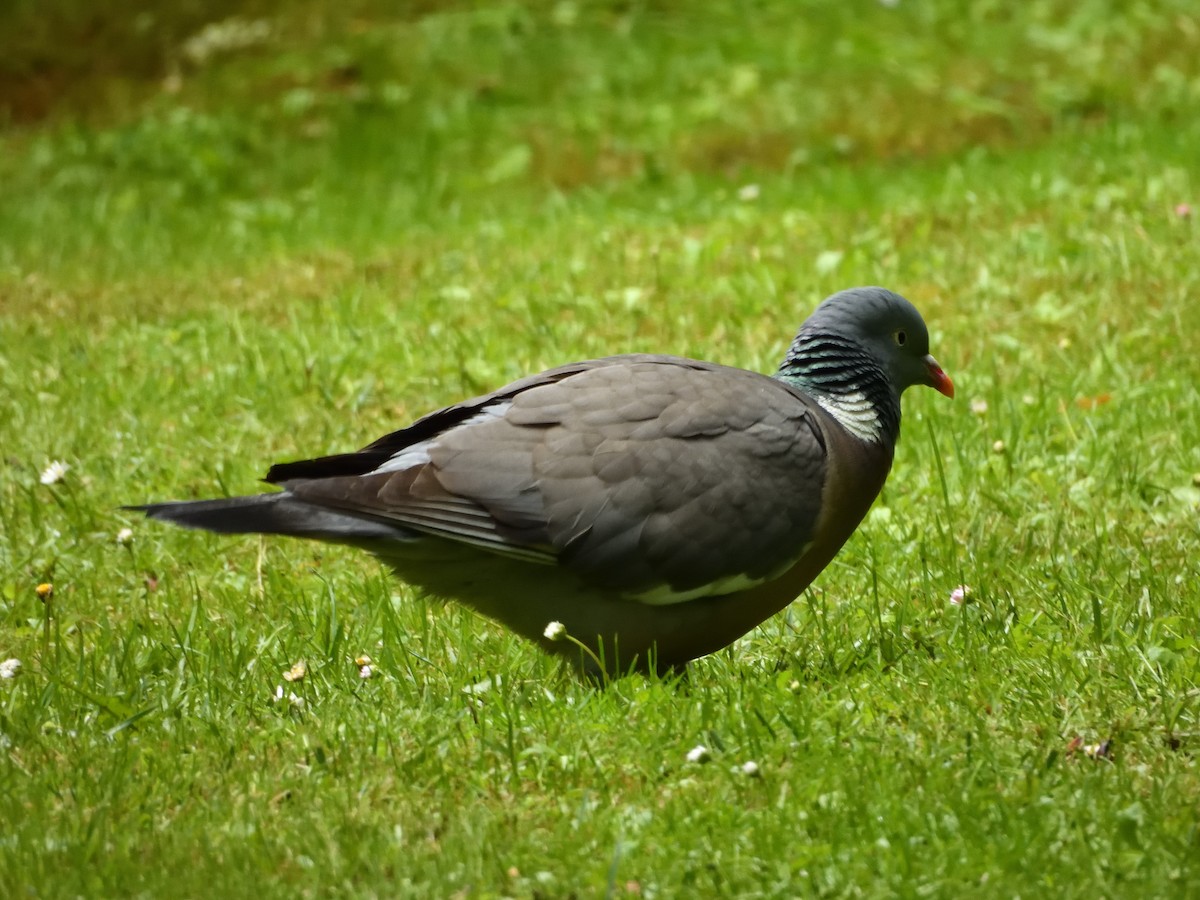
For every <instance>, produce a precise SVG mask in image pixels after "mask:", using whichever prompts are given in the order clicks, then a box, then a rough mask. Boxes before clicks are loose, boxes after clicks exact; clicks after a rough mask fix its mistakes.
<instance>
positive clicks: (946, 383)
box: [925, 356, 954, 400]
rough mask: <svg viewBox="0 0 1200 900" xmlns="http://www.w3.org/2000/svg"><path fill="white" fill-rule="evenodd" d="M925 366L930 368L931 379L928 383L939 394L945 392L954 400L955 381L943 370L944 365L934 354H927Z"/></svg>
mask: <svg viewBox="0 0 1200 900" xmlns="http://www.w3.org/2000/svg"><path fill="white" fill-rule="evenodd" d="M925 367H926V368H927V369H929V381H928V382H927V384H928V385H929V386H930V387H931V388H933V389H934V390H935V391H937V392H938V393H939V394H945V395H946V396H947V397H949V398H950V399H951V400H953V399H954V382H953V381H951V380H950V376H949V375H947V374H946V373H945V372H943V371H942V367H941V366H939V365H938V361H937V360H936V359H934V358H933V357H932V356H926V357H925Z"/></svg>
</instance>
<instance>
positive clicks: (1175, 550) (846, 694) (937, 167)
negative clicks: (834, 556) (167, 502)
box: [0, 0, 1200, 897]
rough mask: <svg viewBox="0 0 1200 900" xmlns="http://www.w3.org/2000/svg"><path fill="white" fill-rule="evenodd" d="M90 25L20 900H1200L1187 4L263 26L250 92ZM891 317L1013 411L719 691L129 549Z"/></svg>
mask: <svg viewBox="0 0 1200 900" xmlns="http://www.w3.org/2000/svg"><path fill="white" fill-rule="evenodd" d="M73 4H74V0H57V2H56V3H53V4H49V9H48V11H47V9H42V10H39V11H37V12H34V11H33V8H32V5H30V4H14V5H13V6H12V7H11V8H9V9H8V11H7V12H5V13H0V16H9V17H10V18H9V19H8V22H7V24H9V25H13V23H16V24H15V26H14V27H12V28H8V29H6V28H4V27H3V25H4V24H5V23H3V22H0V33H6V34H9V35H13V34H18V35H21V38H20V40H19V41H18V40H16V39H12V38H10V40H12V41H13V44H12V48H11V52H8V53H0V59H3V60H5V62H4V64H3V65H4V66H6V68H5V69H4V71H3V72H2V73H0V76H2V77H0V103H7V105H6V106H4V108H5V109H7V110H8V113H7V115H8V121H9V123H10V124H9V127H8V129H7V130H6V131H5V132H4V133H3V134H2V135H0V145H2V152H0V179H2V180H3V183H4V184H5V190H4V191H3V192H2V193H0V396H3V397H4V398H5V404H4V415H3V416H0V447H3V454H2V457H0V659H4V658H10V657H12V658H18V659H20V660H21V662H22V664H23V668H22V672H21V674H20V675H19V676H18V677H16V678H14V679H9V680H3V681H0V773H2V774H0V820H2V821H3V822H4V827H3V828H2V829H0V885H2V886H4V887H5V891H4V893H5V894H6V895H8V896H22V895H31V896H46V897H53V896H77V895H87V896H92V895H130V896H201V895H217V894H226V895H230V896H247V895H250V894H256V895H263V894H266V895H283V894H288V895H294V894H297V893H299V894H303V895H321V896H327V895H348V896H375V895H383V896H396V895H400V896H410V895H411V896H437V897H442V896H449V895H459V896H541V897H558V896H570V895H575V896H581V897H584V896H601V895H606V896H625V895H633V894H639V893H640V894H641V895H644V896H648V897H650V896H658V897H671V896H684V895H689V894H691V895H701V896H704V895H713V896H797V895H799V896H807V895H815V896H855V895H860V896H892V895H901V896H912V895H920V896H935V897H937V896H947V897H957V896H962V895H964V894H966V895H972V896H997V897H1001V896H1002V897H1010V896H1015V895H1022V896H1089V897H1091V896H1096V895H1100V896H1180V897H1183V896H1189V895H1194V894H1195V893H1196V891H1197V890H1200V864H1198V863H1197V862H1196V860H1200V830H1198V826H1197V810H1198V809H1200V777H1198V776H1197V772H1196V764H1195V756H1196V753H1197V749H1198V748H1200V724H1198V722H1197V717H1198V715H1200V688H1198V687H1197V684H1198V677H1197V676H1198V669H1200V653H1198V652H1197V644H1196V621H1197V614H1198V610H1200V598H1198V594H1197V583H1198V575H1200V571H1198V569H1200V566H1198V564H1197V562H1196V560H1197V559H1198V558H1200V487H1198V486H1197V477H1198V474H1200V449H1198V448H1200V402H1198V400H1200V396H1198V393H1200V392H1198V389H1197V385H1198V384H1200V362H1198V360H1200V311H1198V309H1197V306H1196V304H1195V303H1194V297H1193V295H1194V294H1195V291H1196V274H1195V273H1196V272H1197V271H1200V244H1198V242H1197V230H1196V229H1197V227H1198V226H1197V220H1196V218H1195V217H1191V216H1188V215H1186V214H1185V213H1186V210H1183V209H1178V207H1179V206H1180V204H1191V205H1192V206H1194V207H1198V208H1200V184H1198V183H1197V179H1196V174H1195V162H1194V160H1195V149H1194V148H1195V147H1196V146H1197V145H1198V143H1200V126H1198V125H1197V124H1196V123H1197V122H1198V121H1200V118H1197V116H1196V115H1195V112H1196V109H1197V107H1198V105H1200V89H1198V88H1197V85H1200V69H1198V68H1197V64H1196V60H1197V59H1198V58H1200V56H1198V55H1197V52H1196V51H1197V49H1200V47H1198V45H1200V20H1197V19H1196V17H1195V13H1194V11H1191V10H1190V8H1189V6H1188V5H1187V4H1184V3H1177V4H1171V3H1158V4H1149V3H1147V4H1111V3H1100V2H1092V3H1076V4H1066V3H1059V2H1049V0H1044V2H1034V3H1030V4H1025V5H1023V6H1022V7H1021V9H1020V10H1019V11H1008V10H1007V7H1000V6H996V5H994V4H990V3H985V2H975V3H972V4H969V5H963V4H951V3H940V2H931V3H922V4H915V3H914V4H908V3H901V4H899V5H898V6H897V7H895V8H888V7H885V6H883V5H873V4H872V5H870V6H869V7H867V6H863V7H862V8H859V7H854V9H853V10H851V7H849V6H847V7H846V9H845V11H841V8H840V7H835V6H827V5H824V4H816V3H811V4H803V5H797V4H786V3H767V2H763V3H758V4H754V5H753V6H752V7H749V6H745V7H738V9H744V10H745V11H744V12H734V11H729V10H724V8H722V9H717V8H715V6H714V8H713V9H711V10H706V15H704V16H699V17H698V16H696V15H695V10H694V9H690V8H688V7H685V6H684V5H681V4H671V3H654V4H608V5H605V4H596V5H591V4H571V3H562V4H532V5H529V6H528V7H521V6H517V5H502V4H466V3H462V4H449V3H447V4H411V5H408V6H406V7H403V8H402V10H401V11H400V12H391V11H389V10H388V9H387V8H385V5H384V4H377V3H372V2H367V0H359V2H356V3H353V4H349V5H343V6H342V7H339V10H340V11H338V10H335V9H334V8H333V7H332V6H330V7H329V8H327V7H326V6H325V4H323V3H318V2H309V3H304V4H294V5H286V6H284V5H281V6H279V7H274V6H272V5H271V4H268V3H265V2H264V3H260V4H257V5H254V6H250V7H247V8H246V9H247V10H248V12H245V13H244V14H243V18H242V19H241V20H240V21H242V22H243V31H242V32H237V29H234V32H233V33H245V34H249V35H250V36H251V37H252V38H253V36H254V35H255V34H261V32H256V31H255V30H254V28H249V30H248V31H246V28H247V27H248V26H245V24H244V23H246V22H252V21H254V20H256V19H260V18H261V19H263V20H265V21H267V22H269V23H270V26H269V30H268V32H267V36H266V37H261V36H260V37H258V38H253V40H250V42H249V43H245V44H243V45H242V46H236V44H237V41H236V40H234V41H233V44H234V45H228V44H227V45H225V46H224V49H221V47H220V46H218V47H217V49H214V50H211V52H210V55H208V56H203V57H202V58H201V57H196V56H194V55H193V56H188V55H187V54H186V53H184V52H183V51H182V50H181V49H180V48H181V47H182V46H183V45H184V43H185V41H186V40H187V37H188V36H189V35H195V34H196V33H197V32H198V31H199V29H200V28H202V27H203V24H204V23H205V22H208V21H212V20H215V19H219V18H221V17H222V16H224V15H226V14H227V12H228V10H227V8H226V6H223V5H219V4H218V5H213V6H211V7H197V8H203V9H208V10H209V15H208V16H201V15H199V14H198V13H197V12H196V11H195V9H193V10H192V11H190V12H187V13H186V14H184V13H180V14H179V18H178V19H173V18H171V17H170V16H169V15H168V14H166V13H158V14H157V15H159V16H160V17H165V18H163V20H162V21H158V22H157V23H156V27H155V28H147V27H144V23H143V26H137V25H136V22H135V21H134V19H132V18H128V17H123V16H122V15H121V13H122V11H123V7H122V6H121V5H120V4H116V3H114V4H111V5H109V6H103V5H100V6H96V7H94V9H95V10H96V12H95V16H96V17H97V18H96V19H95V22H94V23H93V24H94V30H93V31H92V32H90V33H92V34H97V35H103V36H104V39H103V40H102V41H101V40H98V41H97V44H96V52H95V54H94V58H90V57H89V58H80V57H78V56H73V55H71V54H70V52H69V51H67V50H64V49H61V48H62V47H69V46H73V45H72V44H71V43H70V42H69V41H64V40H56V38H62V37H63V36H64V35H74V34H77V33H78V32H76V31H72V30H71V29H78V28H81V27H82V26H81V25H80V24H79V23H80V22H81V21H83V19H81V17H80V9H81V8H82V7H80V6H77V5H73ZM89 8H91V7H89ZM733 9H734V7H732V6H731V7H730V10H733ZM22 17H24V18H22ZM189 17H193V18H189ZM30 23H38V24H37V27H33V25H31V24H30ZM16 26H20V27H16ZM139 28H140V30H139ZM162 35H168V36H169V37H170V39H169V40H164V39H163V38H162ZM219 43H220V42H219V41H217V44H219ZM38 79H41V80H40V81H39V80H38ZM13 85H21V86H22V90H19V91H18V90H17V89H16V88H14V87H13ZM29 85H38V86H39V87H38V91H40V92H41V93H37V92H33V93H31V91H32V90H33V89H32V87H29ZM6 91H7V92H6ZM35 94H36V96H38V97H43V101H42V102H39V103H34V102H33V101H31V100H30V99H29V98H30V97H31V96H34V95H35ZM750 185H753V186H754V189H752V190H747V186H750ZM864 283H882V284H886V285H888V286H890V287H893V288H895V289H897V290H900V291H901V292H902V293H904V294H905V295H906V296H908V297H909V298H910V299H912V300H914V302H916V303H917V305H918V306H919V307H920V308H921V309H922V311H923V312H924V314H925V316H926V319H927V320H928V321H929V322H930V325H931V328H932V330H933V335H934V353H935V354H936V355H937V356H938V358H939V360H940V361H941V362H942V363H943V364H944V365H945V366H946V367H947V369H948V371H949V372H950V373H951V375H952V376H953V377H954V379H955V382H956V384H957V386H958V388H959V391H960V394H959V396H960V400H959V401H957V402H955V403H947V402H945V400H944V398H941V397H938V396H937V395H935V394H933V393H932V392H913V395H912V396H908V397H906V399H905V411H906V415H905V423H904V434H903V438H902V441H901V445H900V447H899V449H898V453H897V460H896V466H895V470H894V472H893V477H892V479H891V481H890V482H889V484H888V486H887V488H886V489H885V492H884V496H883V497H882V498H881V500H880V502H879V504H878V505H877V508H876V509H875V511H874V512H873V513H872V515H871V516H870V518H869V519H868V521H867V522H866V523H865V524H864V526H863V528H861V529H860V531H859V533H858V534H857V535H856V536H855V538H854V539H853V540H852V541H851V542H850V543H849V544H848V545H847V547H846V548H845V550H844V551H843V552H842V554H841V555H840V556H839V558H838V560H837V561H835V563H834V564H833V565H832V566H831V567H830V568H829V569H828V570H827V571H826V573H825V574H824V575H823V576H822V578H821V579H820V580H819V581H818V583H817V585H816V586H815V587H814V588H813V589H812V590H810V591H809V592H808V593H807V594H806V595H805V596H804V597H802V598H800V599H799V600H798V601H797V602H796V603H795V604H793V605H792V607H791V608H790V609H789V610H788V611H787V613H786V614H783V615H781V616H778V617H776V618H775V619H773V620H772V621H770V622H768V623H767V624H766V625H765V626H764V627H762V628H760V629H758V630H757V631H756V632H754V633H752V634H751V635H749V636H748V637H747V638H745V639H744V640H742V641H740V642H739V643H738V644H737V645H736V646H735V647H734V648H732V649H731V650H729V651H725V652H722V653H719V654H716V655H714V656H713V657H710V658H708V659H706V660H703V661H701V662H700V663H698V664H697V665H695V666H694V667H693V670H692V672H691V677H690V680H689V682H688V683H687V684H684V685H676V684H671V683H663V682H660V681H657V680H653V679H645V678H640V677H637V678H629V679H625V680H623V681H621V682H618V683H617V684H615V685H613V686H611V687H610V688H608V689H606V690H600V691H598V690H594V689H592V688H589V687H587V686H586V685H583V684H579V683H577V682H575V681H573V680H571V679H570V678H569V677H566V676H565V675H564V674H563V673H562V672H560V671H559V669H558V668H557V666H556V665H555V664H554V663H552V662H551V661H549V660H547V659H545V658H544V657H542V656H541V655H539V653H538V652H536V651H535V650H533V649H532V648H530V647H527V646H525V645H524V644H522V643H520V642H518V641H517V640H516V639H514V638H512V637H511V636H509V635H507V634H505V633H503V632H501V631H499V630H498V629H496V628H493V627H492V626H490V625H488V624H487V623H485V622H482V621H480V620H479V619H477V618H474V617H472V616H471V615H469V614H468V613H465V612H463V611H460V610H458V609H455V608H437V607H433V606H430V605H428V604H426V603H425V602H423V601H422V600H421V599H420V598H418V597H416V596H414V595H413V592H412V591H410V590H409V589H408V588H407V587H405V586H404V585H402V584H398V583H396V582H394V581H391V580H388V579H387V578H385V577H384V575H383V573H382V572H381V571H380V569H379V567H378V566H377V565H375V564H373V563H372V562H371V561H370V560H369V559H366V558H364V557H363V556H361V555H356V554H354V553H351V552H349V551H344V550H341V549H337V548H327V547H320V546H313V545H308V544H303V543H299V542H294V543H290V542H285V541H266V540H264V541H256V540H253V539H236V538H220V537H210V536H202V535H197V534H192V533H183V532H177V531H173V530H170V529H167V528H163V527H156V526H154V525H151V524H148V523H143V522H141V521H138V520H135V519H133V518H131V517H129V516H127V515H125V514H122V513H120V512H119V511H118V510H117V508H118V507H119V506H120V505H121V504H123V503H130V502H140V501H144V500H149V499H162V498H168V497H180V498H186V497H192V496H204V495H213V494H221V493H225V492H229V493H238V492H247V491H252V490H254V489H255V486H256V479H258V478H259V477H260V476H261V475H262V473H263V472H264V471H265V469H266V467H267V465H268V464H269V463H270V462H273V461H276V460H283V459H289V458H295V457H297V456H301V455H313V454H319V453H322V452H333V451H337V450H344V449H351V448H354V447H357V446H361V445H362V444H365V443H367V442H368V441H369V440H371V439H373V438H374V437H376V436H377V435H379V434H381V433H383V432H384V431H386V430H389V429H392V428H394V427H396V426H397V425H398V424H401V423H403V422H405V421H407V420H409V419H410V418H412V417H413V416H415V415H418V414H420V413H422V412H425V411H427V410H429V409H432V408H434V407H436V406H438V405H441V404H445V403H448V402H451V401H454V400H456V399H459V398H461V397H462V396H464V395H466V394H469V393H475V392H478V391H481V390H486V389H489V388H490V387H494V386H498V385H499V384H502V383H504V382H505V381H506V380H509V379H511V378H513V377H516V376H518V375H520V374H524V373H526V372H529V371H534V370H537V369H539V368H542V367H546V366H549V365H552V364H555V363H559V362H565V361H569V360H572V359H578V358H585V357H589V356H594V355H599V354H605V353H611V352H620V351H641V350H654V351H669V352H676V353H684V354H688V355H694V356H699V357H704V358H709V359H715V360H718V361H720V362H725V363H730V364H735V365H741V366H745V367H748V368H755V369H760V370H770V369H771V368H773V366H774V365H775V364H777V361H778V358H779V357H780V356H781V354H782V352H783V350H784V348H785V347H786V345H787V343H788V341H789V339H790V337H791V334H792V332H793V331H794V329H795V327H796V325H797V324H798V323H799V322H800V321H801V320H802V319H803V317H804V316H805V315H806V314H807V313H808V311H809V310H810V309H811V308H812V307H813V306H814V305H815V303H816V302H817V301H818V300H819V299H820V298H821V297H823V296H825V295H826V294H828V293H831V292H832V291H834V290H836V289H838V288H840V287H844V286H848V285H851V284H864ZM52 460H63V461H65V462H66V463H68V464H69V465H70V469H69V471H68V472H67V474H66V476H65V478H63V479H62V480H61V481H60V482H58V483H56V484H53V485H43V484H41V483H40V481H39V475H40V473H41V471H42V470H43V469H44V468H45V467H46V466H47V465H48V463H49V462H50V461H52ZM126 527H129V528H131V529H132V530H133V534H132V539H131V540H129V541H128V542H127V543H120V542H118V540H117V535H118V532H119V531H120V530H121V529H122V528H126ZM40 583H52V584H53V585H54V591H53V594H52V596H51V597H50V599H49V602H48V603H43V602H42V601H41V600H40V599H39V597H38V595H37V593H36V591H35V588H36V586H37V585H38V584H40ZM960 584H969V585H971V586H972V588H973V593H972V595H971V598H970V602H968V603H966V604H964V605H962V606H954V605H952V604H950V603H949V602H948V597H949V594H950V592H951V590H952V589H953V588H954V587H956V586H957V585H960ZM363 654H369V655H370V656H371V657H372V659H373V665H374V667H375V672H376V674H375V676H374V677H372V678H370V679H367V680H364V679H361V678H360V677H359V674H358V667H357V666H356V665H355V663H354V659H355V658H356V657H359V656H361V655H363ZM299 660H305V661H306V662H307V666H308V674H307V676H306V677H305V678H304V679H303V680H301V681H296V682H290V683H289V682H286V681H284V679H283V673H284V672H286V671H287V670H288V669H289V668H290V667H291V666H292V665H293V664H294V663H296V662H297V661H299ZM280 687H282V688H283V692H282V697H281V698H279V699H276V697H277V688H280ZM289 695H294V697H295V699H294V700H292V699H290V697H289ZM1105 741H1107V742H1109V753H1108V755H1107V758H1093V757H1092V756H1089V754H1088V753H1087V752H1085V747H1089V746H1093V747H1094V746H1095V745H1098V744H1100V743H1101V742H1105ZM700 744H702V745H704V746H706V747H707V748H709V761H708V762H707V763H705V762H693V761H689V760H688V758H687V755H688V751H689V750H690V749H692V748H693V747H695V746H696V745H700ZM750 761H753V762H754V763H756V764H757V766H758V772H757V774H756V775H748V774H746V772H744V771H743V765H744V764H745V763H747V762H750Z"/></svg>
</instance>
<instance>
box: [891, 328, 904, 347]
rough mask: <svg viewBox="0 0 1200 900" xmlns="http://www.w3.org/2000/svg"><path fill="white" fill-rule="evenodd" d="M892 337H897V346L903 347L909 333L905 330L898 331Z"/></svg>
mask: <svg viewBox="0 0 1200 900" xmlns="http://www.w3.org/2000/svg"><path fill="white" fill-rule="evenodd" d="M892 337H893V338H894V339H895V341H896V346H897V347H903V346H904V342H905V341H907V340H908V335H907V334H905V333H904V331H903V330H901V331H897V332H896V333H895V334H893V335H892Z"/></svg>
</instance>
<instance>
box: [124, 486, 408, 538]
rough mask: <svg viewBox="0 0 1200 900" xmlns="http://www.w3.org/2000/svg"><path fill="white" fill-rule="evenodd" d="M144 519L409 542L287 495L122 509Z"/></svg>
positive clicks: (384, 526)
mask: <svg viewBox="0 0 1200 900" xmlns="http://www.w3.org/2000/svg"><path fill="white" fill-rule="evenodd" d="M124 508H125V509H129V510H137V511H139V512H144V513H145V514H146V516H147V517H148V518H151V519H159V520H161V521H164V522H173V523H174V524H176V525H180V526H182V527H184V528H200V529H203V530H205V531H215V532H218V533H221V534H287V535H293V536H295V537H307V538H316V539H317V540H325V541H351V542H353V541H361V540H370V539H383V540H388V539H390V540H412V539H414V538H416V537H417V535H416V534H414V533H413V532H412V531H410V530H408V529H406V528H403V527H401V526H399V525H392V524H389V523H387V522H383V521H380V520H378V519H371V518H367V517H365V516H359V515H355V514H354V513H350V512H343V511H341V510H336V509H330V508H328V507H324V506H317V505H316V504H313V503H306V502H305V501H303V500H297V499H296V498H295V497H293V496H292V495H291V494H289V493H288V492H287V491H282V492H280V493H277V494H256V495H254V496H250V497H228V498H225V499H221V500H190V501H179V502H174V503H147V504H144V505H141V506H126V507H124Z"/></svg>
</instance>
